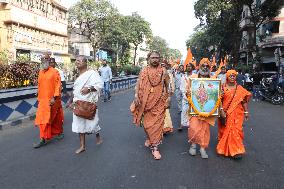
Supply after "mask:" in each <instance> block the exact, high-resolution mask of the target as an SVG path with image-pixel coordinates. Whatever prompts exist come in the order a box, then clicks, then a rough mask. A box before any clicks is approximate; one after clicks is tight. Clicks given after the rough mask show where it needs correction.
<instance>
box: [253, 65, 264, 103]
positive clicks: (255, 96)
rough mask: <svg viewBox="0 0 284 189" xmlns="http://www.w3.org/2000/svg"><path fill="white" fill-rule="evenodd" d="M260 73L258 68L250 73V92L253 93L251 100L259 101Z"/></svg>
mask: <svg viewBox="0 0 284 189" xmlns="http://www.w3.org/2000/svg"><path fill="white" fill-rule="evenodd" d="M261 80H262V75H261V74H260V73H259V71H258V70H255V71H254V73H253V75H252V83H253V86H252V93H253V99H252V100H253V101H259V98H260V94H259V90H260V85H261Z"/></svg>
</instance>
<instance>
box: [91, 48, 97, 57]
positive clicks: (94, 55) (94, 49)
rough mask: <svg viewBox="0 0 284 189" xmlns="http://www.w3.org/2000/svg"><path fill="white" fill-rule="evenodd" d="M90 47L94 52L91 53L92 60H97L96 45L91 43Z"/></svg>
mask: <svg viewBox="0 0 284 189" xmlns="http://www.w3.org/2000/svg"><path fill="white" fill-rule="evenodd" d="M92 47H93V52H94V54H93V57H94V61H96V60H97V56H96V52H97V47H96V45H92Z"/></svg>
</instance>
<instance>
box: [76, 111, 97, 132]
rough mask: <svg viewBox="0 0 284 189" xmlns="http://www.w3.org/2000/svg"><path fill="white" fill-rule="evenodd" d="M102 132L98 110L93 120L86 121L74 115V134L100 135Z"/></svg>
mask: <svg viewBox="0 0 284 189" xmlns="http://www.w3.org/2000/svg"><path fill="white" fill-rule="evenodd" d="M100 130H101V128H100V126H99V113H98V110H97V112H96V116H95V118H94V119H93V120H88V119H84V118H81V117H78V116H76V115H75V114H73V122H72V131H73V132H74V133H98V132H99V131H100Z"/></svg>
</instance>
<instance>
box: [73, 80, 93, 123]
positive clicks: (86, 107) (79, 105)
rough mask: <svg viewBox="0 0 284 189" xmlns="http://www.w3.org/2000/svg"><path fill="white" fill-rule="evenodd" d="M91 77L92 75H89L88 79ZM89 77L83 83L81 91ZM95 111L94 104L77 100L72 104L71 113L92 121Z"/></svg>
mask: <svg viewBox="0 0 284 189" xmlns="http://www.w3.org/2000/svg"><path fill="white" fill-rule="evenodd" d="M91 76H92V75H90V77H91ZM90 77H89V78H88V80H87V81H86V82H85V84H84V85H83V87H82V89H83V88H84V87H85V85H86V83H87V82H88V81H89V79H90ZM96 111H97V105H96V103H92V102H88V101H83V100H77V101H76V102H75V103H74V108H73V113H74V114H75V115H76V116H78V117H81V118H84V119H88V120H93V119H94V118H95V115H96Z"/></svg>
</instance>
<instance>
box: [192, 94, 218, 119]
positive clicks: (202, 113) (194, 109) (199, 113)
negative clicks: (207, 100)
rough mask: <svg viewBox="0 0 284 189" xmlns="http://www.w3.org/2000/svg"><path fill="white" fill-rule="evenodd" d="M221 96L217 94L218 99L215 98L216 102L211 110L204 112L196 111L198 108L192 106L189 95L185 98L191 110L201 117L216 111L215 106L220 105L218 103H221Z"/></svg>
mask: <svg viewBox="0 0 284 189" xmlns="http://www.w3.org/2000/svg"><path fill="white" fill-rule="evenodd" d="M221 98H222V97H221V96H219V98H218V100H217V102H216V104H215V106H214V108H213V109H212V110H211V112H209V113H204V112H200V111H198V109H197V108H196V107H195V106H194V104H193V102H192V99H191V97H190V96H189V97H188V98H187V100H188V102H189V104H190V106H191V107H192V109H193V111H194V112H195V113H196V114H197V115H199V116H201V117H209V116H211V115H212V114H214V112H216V110H217V108H218V107H219V106H220V104H221Z"/></svg>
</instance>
